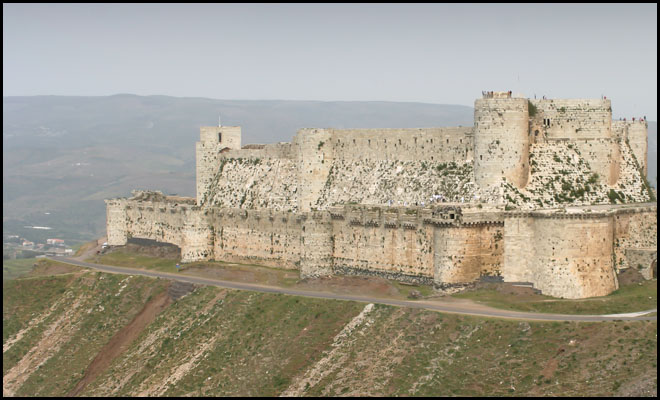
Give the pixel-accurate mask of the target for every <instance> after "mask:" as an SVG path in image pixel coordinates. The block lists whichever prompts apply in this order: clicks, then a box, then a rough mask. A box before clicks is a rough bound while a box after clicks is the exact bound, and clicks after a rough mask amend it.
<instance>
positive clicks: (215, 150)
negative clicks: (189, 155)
mask: <svg viewBox="0 0 660 400" xmlns="http://www.w3.org/2000/svg"><path fill="white" fill-rule="evenodd" d="M199 131H200V135H199V136H200V141H199V142H197V145H196V152H195V154H196V159H197V204H198V205H201V204H202V203H203V202H204V201H205V199H204V194H205V193H206V192H207V190H208V189H209V185H210V183H211V181H212V180H213V177H214V176H215V174H216V173H217V172H218V165H219V157H218V156H219V154H220V152H221V151H223V150H225V149H240V148H241V127H240V126H202V127H201V128H199Z"/></svg>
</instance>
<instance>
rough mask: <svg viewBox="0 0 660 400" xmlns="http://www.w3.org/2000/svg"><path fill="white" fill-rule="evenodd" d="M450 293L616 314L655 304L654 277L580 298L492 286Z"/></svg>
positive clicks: (493, 302)
mask: <svg viewBox="0 0 660 400" xmlns="http://www.w3.org/2000/svg"><path fill="white" fill-rule="evenodd" d="M453 297H457V298H461V299H470V300H474V301H477V302H480V303H484V304H487V305H489V306H492V307H496V308H503V309H507V310H517V311H533V312H544V313H556V314H598V315H600V314H620V313H630V312H636V311H646V310H650V309H653V308H656V307H657V304H658V281H657V280H652V281H644V282H641V283H634V284H630V285H627V286H623V287H621V288H619V289H618V290H616V291H614V292H612V293H610V294H609V295H607V296H603V297H592V298H588V299H581V300H568V299H556V298H554V297H550V296H542V295H527V296H511V295H507V294H506V293H503V292H500V291H498V290H495V289H480V290H476V291H471V292H464V293H458V294H455V295H453Z"/></svg>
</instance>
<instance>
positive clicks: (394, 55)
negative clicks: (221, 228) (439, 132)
mask: <svg viewBox="0 0 660 400" xmlns="http://www.w3.org/2000/svg"><path fill="white" fill-rule="evenodd" d="M2 20H3V23H2V30H3V46H2V54H3V64H2V81H3V95H5V96H18V95H44V94H52V95H85V96H90V95H91V96H101V95H111V94H117V93H134V94H139V95H152V94H162V95H170V96H180V97H184V96H185V97H210V98H216V99H286V100H384V101H412V102H425V103H441V104H463V105H469V106H472V105H473V104H474V99H475V98H477V97H479V96H480V95H481V91H482V90H513V91H514V93H516V92H519V93H522V94H524V95H526V96H528V97H532V98H533V96H534V94H536V95H537V96H539V97H540V96H542V95H546V96H548V97H556V98H600V96H601V95H605V96H607V97H608V98H611V99H612V105H613V111H614V117H615V118H618V117H620V116H621V117H623V116H627V117H632V116H642V115H647V116H648V118H649V119H651V120H657V114H656V113H657V68H658V64H657V33H658V28H657V26H658V25H657V24H658V17H657V4H601V5H598V4H594V5H592V4H580V5H570V4H548V5H534V4H531V5H523V4H502V5H498V4H473V5H454V4H412V5H404V4H340V5H332V4H320V5H319V4H267V5H264V4H240V5H231V4H229V5H227V4H217V5H216V4H192V5H190V4H185V5H183V4H162V5H151V4H101V5H88V4H59V5H57V4H55V5H51V4H3V15H2Z"/></svg>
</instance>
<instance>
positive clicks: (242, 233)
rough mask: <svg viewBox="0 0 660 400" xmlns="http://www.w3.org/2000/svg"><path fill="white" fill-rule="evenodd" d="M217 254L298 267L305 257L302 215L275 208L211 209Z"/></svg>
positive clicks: (220, 257)
mask: <svg viewBox="0 0 660 400" xmlns="http://www.w3.org/2000/svg"><path fill="white" fill-rule="evenodd" d="M210 211H211V212H210V221H209V223H210V224H211V226H212V228H213V232H214V242H213V258H214V259H216V260H222V261H229V262H239V263H255V264H260V265H266V266H271V267H277V268H286V269H297V268H299V266H300V257H301V251H302V246H301V233H302V222H303V221H302V219H301V216H300V215H296V214H294V213H290V212H277V211H273V210H241V209H236V208H234V209H220V208H213V209H211V210H210Z"/></svg>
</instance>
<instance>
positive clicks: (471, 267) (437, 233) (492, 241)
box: [433, 224, 504, 287]
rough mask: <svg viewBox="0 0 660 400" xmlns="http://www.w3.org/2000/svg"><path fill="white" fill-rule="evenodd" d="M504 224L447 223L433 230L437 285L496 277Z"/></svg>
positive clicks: (499, 272) (502, 249)
mask: <svg viewBox="0 0 660 400" xmlns="http://www.w3.org/2000/svg"><path fill="white" fill-rule="evenodd" d="M502 225H503V224H474V225H467V226H447V227H442V228H436V229H435V230H434V238H433V243H434V253H435V254H434V281H435V285H436V286H441V287H442V286H443V285H446V284H456V283H467V282H474V281H476V280H478V279H479V278H480V277H482V276H499V275H500V274H501V271H500V270H501V265H502V261H503V253H504V246H503V242H502V239H503V226H502Z"/></svg>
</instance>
